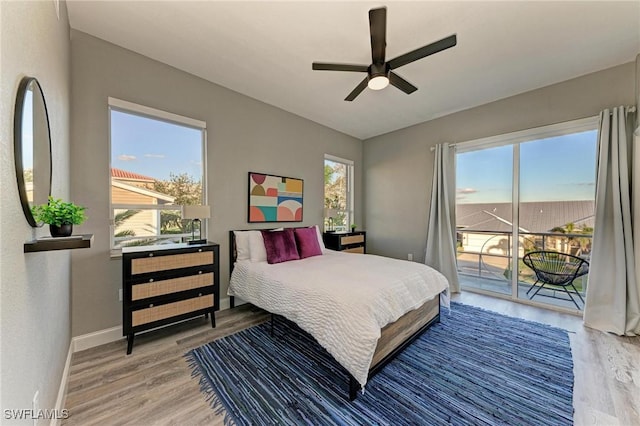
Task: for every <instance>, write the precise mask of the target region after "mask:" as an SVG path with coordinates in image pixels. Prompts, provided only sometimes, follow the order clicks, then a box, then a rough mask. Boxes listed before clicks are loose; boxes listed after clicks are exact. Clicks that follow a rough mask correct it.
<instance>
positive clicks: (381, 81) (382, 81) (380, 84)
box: [367, 75, 389, 90]
mask: <svg viewBox="0 0 640 426" xmlns="http://www.w3.org/2000/svg"><path fill="white" fill-rule="evenodd" d="M367 85H368V86H369V89H371V90H382V89H384V88H385V87H387V86H388V85H389V79H388V78H387V77H386V76H384V75H379V76H376V77H373V78H370V79H369V83H367Z"/></svg>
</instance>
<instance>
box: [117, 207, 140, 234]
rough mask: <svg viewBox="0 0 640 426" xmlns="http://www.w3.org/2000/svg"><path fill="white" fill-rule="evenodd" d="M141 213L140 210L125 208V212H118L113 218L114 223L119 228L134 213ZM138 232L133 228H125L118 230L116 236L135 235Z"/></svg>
mask: <svg viewBox="0 0 640 426" xmlns="http://www.w3.org/2000/svg"><path fill="white" fill-rule="evenodd" d="M138 213H140V210H125V211H123V212H120V213H117V214H116V215H115V216H114V218H113V223H114V225H115V226H116V228H118V227H119V226H121V225H122V224H124V223H125V222H126V221H127V220H128V219H129V218H131V217H133V216H134V215H136V214H138ZM135 235H136V233H135V231H134V230H132V229H123V230H122V231H118V232H116V234H115V235H114V237H135Z"/></svg>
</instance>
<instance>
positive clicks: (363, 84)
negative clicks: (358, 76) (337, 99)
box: [344, 77, 369, 102]
mask: <svg viewBox="0 0 640 426" xmlns="http://www.w3.org/2000/svg"><path fill="white" fill-rule="evenodd" d="M368 82H369V77H365V79H364V80H362V81H361V82H360V84H358V85H357V86H356V88H355V89H353V91H351V93H349V95H348V96H347V97H346V98H344V100H345V101H349V102H351V101H352V100H354V99H355V98H356V96H358V95H359V94H360V93H362V91H363V90H364V89H365V88H366V87H367V83H368Z"/></svg>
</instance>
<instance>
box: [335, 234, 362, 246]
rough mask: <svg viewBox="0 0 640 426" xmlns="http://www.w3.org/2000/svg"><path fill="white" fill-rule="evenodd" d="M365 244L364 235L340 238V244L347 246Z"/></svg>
mask: <svg viewBox="0 0 640 426" xmlns="http://www.w3.org/2000/svg"><path fill="white" fill-rule="evenodd" d="M358 243H364V235H362V234H360V235H349V236H346V237H342V238H340V244H342V245H343V246H346V245H347V244H358Z"/></svg>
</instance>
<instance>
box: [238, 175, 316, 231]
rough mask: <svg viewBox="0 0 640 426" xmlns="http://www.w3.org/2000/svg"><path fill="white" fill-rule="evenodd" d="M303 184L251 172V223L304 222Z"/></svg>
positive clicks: (297, 180)
mask: <svg viewBox="0 0 640 426" xmlns="http://www.w3.org/2000/svg"><path fill="white" fill-rule="evenodd" d="M303 182H304V181H303V180H302V179H295V178H290V177H285V176H275V175H268V174H265V173H255V172H249V217H248V221H249V223H256V222H302V203H303V200H302V192H303Z"/></svg>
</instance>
